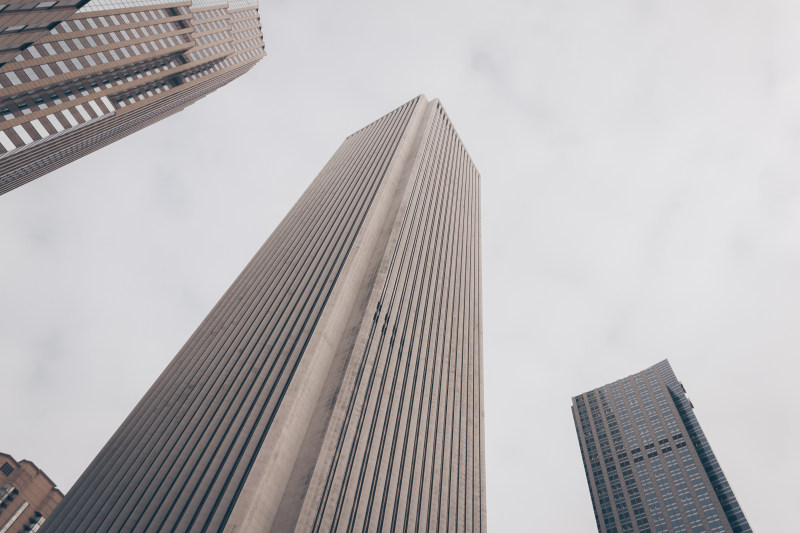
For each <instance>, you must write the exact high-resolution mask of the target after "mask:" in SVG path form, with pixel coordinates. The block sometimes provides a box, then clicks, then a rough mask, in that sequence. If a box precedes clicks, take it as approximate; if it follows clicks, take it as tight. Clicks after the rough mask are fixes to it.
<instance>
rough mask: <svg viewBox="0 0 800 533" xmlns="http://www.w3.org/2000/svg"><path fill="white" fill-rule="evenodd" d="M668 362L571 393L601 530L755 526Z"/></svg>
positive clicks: (648, 532) (651, 532)
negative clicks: (749, 519)
mask: <svg viewBox="0 0 800 533" xmlns="http://www.w3.org/2000/svg"><path fill="white" fill-rule="evenodd" d="M693 408H694V406H693V405H692V403H691V402H690V401H689V399H688V398H687V397H686V390H685V389H684V387H683V385H682V384H681V383H680V382H679V381H678V379H677V378H676V377H675V374H674V373H673V371H672V368H671V367H670V365H669V363H668V362H667V361H666V360H665V361H661V362H660V363H658V364H657V365H654V366H652V367H650V368H648V369H646V370H643V371H642V372H639V373H638V374H634V375H632V376H629V377H627V378H624V379H621V380H619V381H616V382H614V383H611V384H609V385H606V386H604V387H600V388H598V389H595V390H593V391H589V392H587V393H585V394H582V395H580V396H576V397H574V398H573V399H572V415H573V418H574V420H575V428H576V430H577V432H578V441H579V442H580V448H581V455H582V457H583V466H584V469H585V471H586V479H587V481H588V483H589V492H590V493H591V496H592V506H593V507H594V515H595V520H596V521H597V529H598V531H600V532H601V533H618V532H622V531H637V532H641V533H656V532H674V533H680V532H692V533H694V532H701V531H702V532H710V533H723V532H724V533H749V532H751V531H752V530H751V528H750V525H749V523H748V522H747V519H746V518H745V516H744V513H743V512H742V509H741V507H740V506H739V502H738V501H737V499H736V497H735V496H734V495H733V491H732V490H731V487H730V485H729V484H728V481H727V479H726V478H725V474H724V473H723V472H722V469H721V468H720V466H719V463H718V462H717V459H716V457H715V456H714V452H712V451H711V447H710V446H709V444H708V441H707V440H706V437H705V435H704V434H703V430H702V429H701V428H700V424H699V423H698V422H697V418H696V417H695V415H694V412H693V411H692V410H693Z"/></svg>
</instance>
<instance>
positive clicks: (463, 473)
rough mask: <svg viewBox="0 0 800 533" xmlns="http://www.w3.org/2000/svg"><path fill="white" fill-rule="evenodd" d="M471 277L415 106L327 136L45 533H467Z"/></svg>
mask: <svg viewBox="0 0 800 533" xmlns="http://www.w3.org/2000/svg"><path fill="white" fill-rule="evenodd" d="M271 179H279V176H274V177H271ZM480 268H481V267H480V208H479V175H478V172H477V170H476V169H475V166H474V165H473V163H472V161H471V159H470V157H469V155H468V154H467V152H466V150H465V149H464V146H463V145H462V143H461V141H460V139H459V137H458V135H457V134H456V132H455V130H454V129H453V126H452V124H451V122H450V120H449V119H448V117H447V115H446V114H445V112H444V109H443V108H442V106H441V104H440V103H439V102H438V101H437V100H434V101H431V102H428V101H427V100H426V99H425V98H424V97H423V96H420V97H417V98H415V99H414V100H412V101H410V102H408V103H406V104H405V105H403V106H401V107H399V108H398V109H396V110H394V111H392V112H391V113H389V114H388V115H386V116H384V117H383V118H381V119H379V120H377V121H376V122H373V123H371V124H369V125H368V126H366V127H364V128H363V129H361V130H359V131H358V132H356V133H354V134H353V135H351V136H350V137H348V138H347V139H346V140H345V141H344V143H343V144H342V146H341V147H340V148H339V150H338V151H337V152H336V153H335V154H334V156H333V157H332V158H331V160H330V161H329V162H328V164H327V165H326V166H325V167H324V168H323V169H322V171H321V172H320V174H319V175H318V176H317V178H316V179H315V180H314V182H313V183H312V184H311V185H310V187H309V188H308V190H307V191H306V192H305V193H304V194H303V195H302V196H301V198H300V199H299V201H298V202H297V204H295V206H294V207H293V208H292V209H291V211H290V212H289V213H288V214H287V215H286V217H285V218H284V219H283V221H282V222H281V223H280V224H279V225H278V227H277V228H276V229H275V231H274V232H273V233H272V235H271V236H270V237H269V239H267V241H266V243H265V244H264V245H263V246H262V248H261V249H260V250H259V251H258V253H257V254H256V255H255V257H254V258H253V259H252V261H251V262H250V263H249V264H248V265H247V267H246V268H245V269H244V271H243V272H242V273H241V275H240V276H239V277H238V278H237V280H236V281H235V282H234V283H233V285H232V286H231V287H230V289H229V290H228V291H227V292H226V293H225V295H224V296H223V297H222V299H221V300H220V301H219V302H218V303H217V305H216V306H215V307H214V309H213V310H212V311H211V313H210V314H209V315H208V316H207V317H206V319H205V320H204V321H203V322H202V324H201V325H200V326H199V328H198V329H197V331H196V332H195V333H194V334H193V335H192V336H191V337H190V338H189V340H188V341H187V343H186V345H185V346H184V347H183V348H182V349H181V350H180V351H179V353H178V354H177V356H176V357H175V358H174V359H173V360H172V362H171V363H169V365H168V366H167V368H166V370H165V371H164V372H163V374H162V375H161V376H160V377H159V378H158V380H157V381H156V382H155V384H154V385H153V386H152V387H151V389H150V390H149V391H148V392H147V393H146V395H145V396H144V398H143V399H142V400H141V401H140V402H139V404H138V405H137V406H136V408H135V409H134V410H133V412H132V413H131V414H130V415H129V416H128V418H127V419H126V420H125V422H124V423H123V424H122V426H121V427H120V428H119V429H118V430H117V432H116V433H115V434H114V435H113V436H112V437H111V439H110V440H109V442H108V443H107V444H106V446H105V447H104V448H103V449H102V450H101V452H100V453H99V454H98V456H97V457H96V458H95V460H94V461H93V462H92V463H91V464H90V465H89V467H88V468H87V469H86V471H85V472H84V473H83V475H82V476H81V477H80V478H79V479H78V481H77V482H76V483H75V485H74V486H73V487H72V489H71V490H70V491H69V492H68V494H67V496H66V498H65V500H64V502H63V503H62V505H61V506H60V507H59V509H58V510H57V511H56V513H55V514H54V516H53V517H52V518H51V520H48V523H47V525H46V528H48V529H47V531H48V532H49V531H53V532H56V531H65V532H66V531H236V532H256V531H258V532H264V531H276V532H286V531H320V532H327V531H345V530H347V531H377V530H395V531H430V530H440V531H445V530H446V531H485V529H486V496H485V490H486V489H485V487H486V483H485V477H484V471H485V468H484V437H483V393H482V374H483V368H482V353H481V344H482V342H481V275H480ZM131 334H132V335H134V334H135V332H132V333H131ZM123 342H124V341H123Z"/></svg>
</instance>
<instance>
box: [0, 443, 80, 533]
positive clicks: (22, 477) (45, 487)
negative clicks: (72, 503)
mask: <svg viewBox="0 0 800 533" xmlns="http://www.w3.org/2000/svg"><path fill="white" fill-rule="evenodd" d="M63 498H64V495H63V494H61V491H60V490H58V489H57V488H56V486H55V483H53V481H52V480H51V479H50V478H49V477H47V474H45V473H44V472H42V471H41V470H40V469H39V468H38V467H37V466H36V465H35V464H33V463H32V462H30V461H28V460H25V459H23V460H22V461H20V462H17V461H15V460H14V458H13V457H11V456H10V455H8V454H5V453H2V452H0V533H25V532H26V531H38V530H39V528H40V527H41V526H42V524H43V523H44V521H45V520H46V519H47V517H48V516H50V513H52V512H53V509H55V508H56V505H58V504H59V502H61V500H62V499H63Z"/></svg>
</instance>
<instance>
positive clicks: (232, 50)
mask: <svg viewBox="0 0 800 533" xmlns="http://www.w3.org/2000/svg"><path fill="white" fill-rule="evenodd" d="M68 1H70V2H71V0H68ZM68 1H62V2H57V3H56V4H55V5H54V6H52V7H50V8H48V9H46V10H42V9H35V10H34V11H35V12H34V11H32V12H31V13H26V12H22V11H20V10H16V11H13V13H12V14H14V16H16V17H23V18H24V17H28V18H31V17H34V16H36V17H39V16H44V15H43V13H44V12H45V11H46V12H47V13H50V14H51V15H53V16H55V15H54V14H58V13H60V15H58V17H56V19H57V20H55V21H54V22H50V23H48V25H47V27H48V29H49V31H45V32H44V34H42V35H40V34H39V33H36V34H35V35H34V33H35V32H34V33H31V32H27V30H25V29H24V28H23V29H22V30H20V31H18V32H13V33H8V34H6V33H3V28H2V27H0V52H2V42H3V39H4V38H6V37H8V38H10V36H11V35H17V34H18V33H25V32H27V33H26V35H28V37H26V39H28V38H30V39H33V40H30V41H26V42H25V43H24V46H22V48H21V49H20V50H18V51H16V52H15V53H14V56H13V58H12V59H10V60H9V61H8V62H7V63H6V64H4V65H1V66H0V194H3V193H5V192H8V191H10V190H12V189H14V188H16V187H19V186H20V185H22V184H24V183H27V182H29V181H31V180H33V179H36V178H38V177H40V176H42V175H44V174H46V173H47V172H50V171H52V170H54V169H56V168H59V167H61V166H63V165H65V164H67V163H69V162H71V161H74V160H76V159H78V158H80V157H82V156H84V155H86V154H88V153H91V152H93V151H95V150H97V149H98V148H101V147H103V146H106V145H108V144H110V143H112V142H114V141H116V140H118V139H120V138H122V137H125V136H126V135H130V134H131V133H133V132H135V131H138V130H140V129H142V128H144V127H146V126H148V125H150V124H153V123H154V122H157V121H159V120H161V119H163V118H165V117H167V116H169V115H171V114H173V113H176V112H177V111H180V110H181V109H183V108H185V107H186V106H188V105H190V104H191V103H193V102H195V101H197V100H198V99H200V98H202V97H203V96H205V95H207V94H208V93H210V92H212V91H214V90H216V89H218V88H219V87H221V86H223V85H225V84H227V83H228V82H230V81H231V80H233V79H235V78H237V77H238V76H241V75H242V74H244V73H245V72H247V71H248V70H250V68H252V67H253V65H255V63H256V62H258V61H259V60H260V59H261V58H262V57H263V56H264V55H265V53H264V41H263V36H262V35H261V21H260V19H259V15H258V5H257V3H256V2H255V1H251V0H230V1H226V0H216V1H212V0H194V1H189V0H185V1H178V2H167V1H165V0H92V1H91V2H89V3H85V2H83V3H75V2H72V3H71V5H73V7H72V8H71V11H69V13H67V11H64V9H61V8H60V7H59V6H60V5H61V4H66V3H68ZM40 4H49V2H40V3H38V4H35V5H34V4H24V5H27V6H34V7H35V6H38V5H40ZM75 6H79V7H80V9H78V10H77V11H75ZM13 7H14V6H8V7H7V8H6V9H4V10H0V23H2V21H3V17H4V16H6V15H8V14H9V13H10V12H9V9H10V8H13ZM57 8H58V9H57ZM53 9H56V11H57V12H58V13H56V11H53ZM51 18H52V17H51ZM62 18H63V21H60V20H61V19H62ZM9 24H10V22H9ZM22 26H23V25H21V24H19V25H17V26H13V27H12V26H9V27H12V28H20V27H22ZM26 27H27V26H26ZM6 29H7V28H6ZM0 57H2V53H0Z"/></svg>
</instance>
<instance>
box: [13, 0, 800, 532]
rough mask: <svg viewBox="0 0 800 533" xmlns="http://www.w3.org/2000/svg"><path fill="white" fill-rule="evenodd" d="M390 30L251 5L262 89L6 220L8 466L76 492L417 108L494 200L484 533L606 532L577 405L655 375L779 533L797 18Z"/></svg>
mask: <svg viewBox="0 0 800 533" xmlns="http://www.w3.org/2000/svg"><path fill="white" fill-rule="evenodd" d="M378 4H379V3H378V2H344V1H339V2H325V3H323V2H307V1H293V2H283V1H273V2H264V3H263V4H262V6H261V12H262V21H263V24H264V34H265V40H266V43H267V51H268V54H269V55H268V57H267V58H265V59H264V60H263V61H262V62H261V63H260V64H259V65H258V66H257V67H256V68H255V69H254V70H253V71H251V72H250V73H249V74H247V75H246V76H244V77H242V78H240V79H239V80H236V81H235V82H233V83H232V84H230V85H229V86H228V87H225V88H223V89H221V90H219V91H217V92H216V93H215V94H213V95H211V96H209V97H207V98H206V99H204V100H202V101H201V102H199V103H197V104H195V105H193V106H191V107H190V108H189V109H187V110H185V111H183V112H181V113H180V114H178V115H177V116H175V117H172V118H170V119H168V120H166V121H164V122H162V123H160V124H157V125H155V126H151V127H150V128H148V129H147V130H145V131H143V132H140V133H138V134H136V135H133V136H132V137H129V138H127V139H125V140H123V141H120V142H118V143H116V144H115V145H113V146H111V147H108V148H105V149H102V150H101V151H100V152H97V153H95V154H93V155H91V156H89V157H85V158H84V159H82V160H80V161H78V162H75V163H72V164H70V165H68V166H67V167H64V168H62V169H61V170H59V171H56V172H53V173H52V174H50V175H49V176H47V177H44V178H40V179H39V180H36V181H35V182H33V183H31V184H28V185H24V186H23V187H22V188H20V189H17V190H15V191H12V192H11V193H8V194H6V195H4V196H2V197H0V227H2V228H3V229H2V231H0V358H1V359H0V376H2V393H3V397H4V398H5V399H6V402H8V403H6V408H5V410H4V416H3V424H2V429H1V430H0V449H2V450H3V451H7V452H10V453H11V454H13V455H14V456H15V457H16V458H17V459H22V458H27V459H30V460H32V461H34V462H35V463H37V464H38V465H39V466H40V467H42V468H43V469H44V470H45V471H46V472H47V473H48V474H49V475H50V476H51V477H52V478H53V479H54V480H55V481H56V482H57V483H58V484H59V485H60V486H61V487H62V488H63V489H68V488H69V486H70V485H71V484H72V483H73V482H74V481H75V479H76V478H77V477H78V475H79V474H80V473H81V471H82V470H83V468H84V467H85V466H86V465H87V464H88V463H89V462H90V461H91V459H92V458H93V457H94V455H95V454H96V453H97V452H98V451H99V450H100V448H101V447H102V446H103V444H104V443H105V441H106V440H107V439H108V438H109V437H110V436H111V434H112V433H113V431H114V430H115V429H116V428H117V427H118V425H119V424H120V423H121V422H122V420H123V418H124V417H125V416H126V415H127V413H128V412H129V411H130V410H131V408H132V407H133V406H134V405H135V403H136V402H137V401H138V399H139V398H140V397H141V396H142V394H143V393H144V391H145V390H146V389H147V388H148V387H149V385H150V384H151V383H152V382H153V380H154V379H155V377H156V376H157V375H158V374H159V373H160V371H161V370H162V369H163V368H164V366H165V365H166V364H167V362H168V361H169V360H170V359H171V358H172V357H173V356H174V354H175V353H176V352H177V350H178V349H179V348H180V346H181V345H182V343H183V342H184V341H185V340H186V339H188V337H189V335H190V334H191V333H192V331H193V330H194V328H195V327H197V326H198V325H199V323H200V321H201V320H202V318H203V317H204V316H205V315H206V314H207V313H208V311H210V309H211V307H212V306H213V304H214V303H215V302H216V300H217V299H218V298H219V297H220V296H221V295H222V293H223V292H224V291H225V289H226V288H227V287H228V286H229V285H230V283H232V282H233V280H234V278H235V277H236V275H237V274H238V273H239V272H240V271H241V269H242V268H243V267H244V265H245V264H246V263H247V261H248V260H249V259H250V257H251V256H252V255H253V254H254V253H255V252H256V250H257V249H258V247H259V246H260V245H261V243H262V242H263V241H264V240H265V239H266V237H267V236H268V235H269V233H270V232H271V231H272V229H273V228H274V227H275V225H276V224H277V223H278V222H279V220H280V219H281V218H282V216H283V215H284V214H285V213H286V212H287V211H288V210H289V208H290V207H291V205H292V204H293V203H294V201H295V200H296V199H297V198H298V197H299V196H300V194H301V192H302V191H303V190H304V189H305V188H306V187H307V186H308V184H309V183H310V182H311V180H312V179H313V178H314V176H315V175H316V173H317V172H318V171H319V170H320V169H321V168H322V166H323V164H324V163H325V162H326V161H327V159H328V158H329V157H330V156H331V155H332V154H333V153H334V151H335V150H336V148H337V147H338V145H339V143H341V142H342V140H344V138H345V136H347V135H349V134H350V133H352V132H354V131H356V130H357V129H359V128H361V127H362V126H364V125H365V124H367V123H369V122H371V121H372V120H374V119H376V118H378V117H379V116H380V115H382V114H384V113H386V112H388V111H390V110H391V109H393V108H395V107H397V106H399V105H400V104H402V103H404V102H405V101H407V100H409V99H411V98H413V97H414V96H416V95H417V94H419V93H425V94H426V95H427V96H428V97H429V98H435V97H438V98H440V99H441V100H442V103H443V104H444V106H445V108H446V109H447V111H448V114H449V115H450V117H451V118H452V120H453V122H454V124H455V126H456V128H457V130H458V132H459V134H460V135H461V137H462V139H463V141H464V143H465V145H466V147H467V149H468V150H469V152H470V154H471V155H472V158H473V160H474V161H475V164H476V165H477V167H478V169H479V170H480V172H481V174H482V176H483V182H482V188H483V189H482V202H483V261H484V264H483V269H484V270H483V274H484V278H483V291H484V337H485V338H484V343H485V344H484V358H485V372H486V374H485V376H484V379H485V392H486V442H487V478H488V519H489V527H490V528H491V530H493V531H503V532H506V531H547V532H550V531H557V532H575V533H581V532H588V531H593V530H594V529H595V526H594V519H593V517H592V508H591V503H590V500H589V492H588V489H587V486H586V480H585V477H584V473H583V467H582V464H581V459H580V453H579V449H578V442H577V438H576V435H575V429H574V426H573V422H572V417H571V415H570V411H569V405H570V397H571V396H573V395H575V394H578V393H582V392H585V391H586V390H589V389H591V388H594V387H597V386H599V385H602V384H605V383H607V382H610V381H614V380H616V379H618V378H620V377H623V376H627V375H629V374H631V373H634V372H638V371H640V370H642V369H644V368H645V367H647V366H649V365H651V364H653V363H655V362H657V361H659V360H660V359H662V358H664V357H668V358H669V359H670V361H671V363H672V365H673V368H674V369H675V372H676V373H677V375H678V378H679V379H681V380H682V381H683V383H684V385H685V386H686V389H687V390H688V392H689V396H690V398H691V399H692V400H693V402H694V404H695V406H696V409H695V412H696V414H697V416H698V418H699V420H700V423H701V424H702V425H703V428H704V430H705V432H706V435H707V437H708V438H709V441H710V443H711V445H712V447H713V448H714V450H715V452H716V454H717V457H718V459H719V460H720V463H721V465H722V467H723V469H724V471H725V472H726V474H727V476H728V479H729V481H730V482H731V485H732V487H733V489H734V491H735V493H736V495H737V497H738V498H739V501H740V503H741V505H742V507H743V509H744V510H745V513H746V514H747V515H748V517H749V519H750V521H751V524H752V525H753V527H754V528H755V529H756V530H757V531H765V532H766V531H776V532H783V531H787V528H789V527H790V524H792V523H794V521H795V518H796V516H795V515H796V511H795V508H796V500H797V495H798V492H797V479H800V460H798V455H797V452H796V449H795V448H796V446H794V444H795V443H796V442H797V441H798V440H799V439H800V430H799V429H798V424H797V423H796V420H797V412H798V411H800V399H798V396H797V394H796V393H795V386H796V380H797V377H796V376H797V374H798V367H799V366H800V364H799V363H798V362H797V361H798V360H797V354H798V349H800V328H798V319H800V241H798V236H800V181H798V175H799V174H800V156H798V153H800V152H798V149H797V147H798V141H800V54H798V50H800V3H797V2H793V1H788V0H787V1H770V0H761V1H760V2H750V1H744V0H726V1H723V0H702V1H698V0H691V1H688V0H664V1H656V0H626V1H623V0H609V1H606V2H593V1H589V0H585V1H576V0H566V1H565V0H560V1H555V0H554V1H539V0H528V1H522V2H518V3H515V2H465V1H464V0H461V1H458V2H455V1H454V2H436V3H432V2H427V3H426V2H410V1H407V2H402V3H401V2H395V3H394V7H383V6H379V5H378ZM11 406H13V408H12V407H11Z"/></svg>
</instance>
